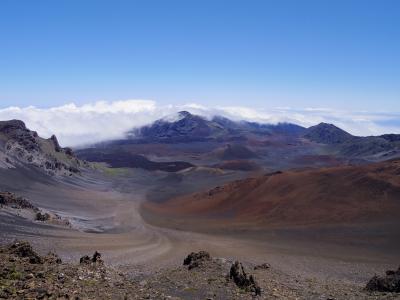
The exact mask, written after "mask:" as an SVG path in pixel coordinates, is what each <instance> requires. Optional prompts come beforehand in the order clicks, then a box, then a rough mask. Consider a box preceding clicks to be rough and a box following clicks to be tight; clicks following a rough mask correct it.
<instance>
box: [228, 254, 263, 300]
mask: <svg viewBox="0 0 400 300" xmlns="http://www.w3.org/2000/svg"><path fill="white" fill-rule="evenodd" d="M229 278H230V279H232V280H233V282H234V283H235V284H236V285H237V286H238V287H240V288H241V289H244V290H246V291H251V292H252V293H254V295H261V288H260V287H259V285H258V284H257V282H256V280H255V278H254V276H253V275H250V276H248V275H247V273H246V272H245V270H244V268H243V265H242V264H241V263H240V262H239V261H235V263H234V264H232V266H231V269H230V271H229Z"/></svg>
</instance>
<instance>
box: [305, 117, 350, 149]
mask: <svg viewBox="0 0 400 300" xmlns="http://www.w3.org/2000/svg"><path fill="white" fill-rule="evenodd" d="M304 137H305V138H307V139H309V140H311V141H314V142H317V143H322V144H340V143H343V142H346V141H348V140H350V139H351V138H353V136H352V135H351V134H350V133H348V132H346V131H344V130H343V129H341V128H339V127H337V126H335V125H333V124H329V123H323V122H322V123H319V124H318V125H315V126H311V127H309V128H308V129H307V131H306V133H305V135H304Z"/></svg>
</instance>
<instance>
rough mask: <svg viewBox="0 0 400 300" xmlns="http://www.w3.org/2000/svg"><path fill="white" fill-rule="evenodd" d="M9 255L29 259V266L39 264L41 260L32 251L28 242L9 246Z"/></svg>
mask: <svg viewBox="0 0 400 300" xmlns="http://www.w3.org/2000/svg"><path fill="white" fill-rule="evenodd" d="M9 250H10V252H11V253H13V254H15V255H16V256H18V257H21V258H26V257H27V258H29V262H30V263H31V264H41V263H43V259H42V258H41V257H40V256H39V255H38V254H37V253H36V252H35V251H34V250H33V248H32V246H31V245H30V244H29V243H28V242H19V241H17V242H15V243H13V244H11V245H10V246H9Z"/></svg>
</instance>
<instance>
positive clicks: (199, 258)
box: [183, 251, 211, 270]
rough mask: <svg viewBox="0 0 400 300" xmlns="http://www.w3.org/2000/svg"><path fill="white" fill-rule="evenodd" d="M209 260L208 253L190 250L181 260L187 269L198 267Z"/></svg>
mask: <svg viewBox="0 0 400 300" xmlns="http://www.w3.org/2000/svg"><path fill="white" fill-rule="evenodd" d="M209 260H211V256H210V253H208V252H206V251H200V252H192V253H190V254H189V255H188V256H187V257H186V258H185V259H184V261H183V265H184V266H188V269H189V270H191V269H193V268H197V267H200V266H201V265H203V264H204V262H206V261H209Z"/></svg>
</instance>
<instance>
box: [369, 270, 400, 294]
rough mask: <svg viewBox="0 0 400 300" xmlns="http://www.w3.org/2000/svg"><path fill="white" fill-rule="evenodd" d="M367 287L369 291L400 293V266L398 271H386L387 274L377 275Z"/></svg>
mask: <svg viewBox="0 0 400 300" xmlns="http://www.w3.org/2000/svg"><path fill="white" fill-rule="evenodd" d="M365 288H366V289H367V290H368V291H377V292H391V293H400V267H399V268H398V269H397V271H393V270H388V271H386V276H382V277H381V276H377V275H375V276H374V277H372V278H371V279H370V281H369V282H368V283H367V286H366V287H365Z"/></svg>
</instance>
